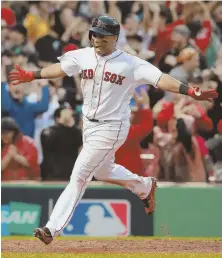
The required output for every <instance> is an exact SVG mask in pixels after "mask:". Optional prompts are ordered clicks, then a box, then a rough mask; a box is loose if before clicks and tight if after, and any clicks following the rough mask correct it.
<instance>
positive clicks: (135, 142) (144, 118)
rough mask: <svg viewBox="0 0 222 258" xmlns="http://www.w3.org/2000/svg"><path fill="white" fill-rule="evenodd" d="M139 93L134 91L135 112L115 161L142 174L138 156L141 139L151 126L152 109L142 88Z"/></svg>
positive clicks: (142, 170)
mask: <svg viewBox="0 0 222 258" xmlns="http://www.w3.org/2000/svg"><path fill="white" fill-rule="evenodd" d="M140 94H141V95H140V96H139V95H138V94H137V93H136V92H135V94H134V99H135V102H136V108H137V109H138V110H137V111H136V112H133V115H132V117H131V119H132V120H131V122H132V124H131V127H130V131H129V134H128V137H127V139H126V141H125V143H124V144H123V145H122V146H121V147H120V149H119V150H118V151H117V152H116V155H115V158H116V159H115V162H116V163H117V164H120V165H122V166H124V167H126V168H127V169H129V170H130V171H132V172H133V173H135V174H138V175H141V176H142V175H144V168H143V163H142V160H141V158H140V154H141V148H140V142H141V140H142V139H143V138H144V137H145V136H147V135H148V134H149V133H150V132H151V130H152V128H153V118H152V111H151V110H150V104H149V97H148V95H147V93H146V91H145V90H144V89H141V93H140Z"/></svg>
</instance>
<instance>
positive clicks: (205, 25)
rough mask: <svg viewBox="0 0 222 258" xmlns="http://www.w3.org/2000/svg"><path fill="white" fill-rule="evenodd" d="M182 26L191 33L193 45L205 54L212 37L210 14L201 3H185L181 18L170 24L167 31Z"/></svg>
mask: <svg viewBox="0 0 222 258" xmlns="http://www.w3.org/2000/svg"><path fill="white" fill-rule="evenodd" d="M182 24H185V25H186V26H187V27H188V28H189V30H190V31H191V38H192V39H193V41H194V42H193V43H195V44H196V46H197V47H198V48H199V49H200V51H202V52H203V53H205V52H206V50H207V48H208V47H209V45H210V41H211V36H212V25H211V21H210V13H209V10H208V9H207V7H206V6H205V4H204V3H203V2H201V1H198V2H189V3H185V4H184V6H183V8H182V14H181V17H180V18H179V19H178V20H176V21H175V22H173V23H172V24H170V25H169V29H173V28H174V27H175V26H177V25H182Z"/></svg>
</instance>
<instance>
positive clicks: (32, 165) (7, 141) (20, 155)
mask: <svg viewBox="0 0 222 258" xmlns="http://www.w3.org/2000/svg"><path fill="white" fill-rule="evenodd" d="M1 141H2V155H1V161H2V166H1V169H2V180H3V181H5V180H37V179H39V178H40V168H39V166H38V163H37V148H36V146H35V144H34V141H33V140H32V139H31V138H30V137H28V136H24V135H23V134H22V133H21V131H20V130H19V128H18V125H17V124H16V122H15V120H14V119H12V118H10V117H5V118H2V121H1Z"/></svg>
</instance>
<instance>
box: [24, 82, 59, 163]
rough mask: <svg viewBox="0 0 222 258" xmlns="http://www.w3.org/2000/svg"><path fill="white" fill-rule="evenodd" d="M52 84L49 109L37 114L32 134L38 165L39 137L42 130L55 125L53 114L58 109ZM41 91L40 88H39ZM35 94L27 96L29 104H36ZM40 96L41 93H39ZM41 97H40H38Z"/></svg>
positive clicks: (39, 155)
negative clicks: (36, 150)
mask: <svg viewBox="0 0 222 258" xmlns="http://www.w3.org/2000/svg"><path fill="white" fill-rule="evenodd" d="M53 84H54V82H52V81H50V82H49V107H48V110H47V111H45V112H44V113H42V114H38V115H37V117H36V118H35V133H34V140H35V144H36V147H37V149H38V163H39V164H41V163H42V159H43V157H42V148H41V142H40V135H41V132H42V130H43V129H45V128H48V127H49V126H53V125H54V124H55V120H54V118H53V114H54V112H55V110H56V109H57V108H58V107H59V99H58V96H57V89H56V88H55V87H54V86H53ZM40 90H41V87H40ZM38 93H39V92H37V93H34V92H33V93H32V94H30V95H29V96H28V100H29V102H34V103H36V102H38V98H39V95H38ZM40 94H41V92H40ZM40 97H41V96H40Z"/></svg>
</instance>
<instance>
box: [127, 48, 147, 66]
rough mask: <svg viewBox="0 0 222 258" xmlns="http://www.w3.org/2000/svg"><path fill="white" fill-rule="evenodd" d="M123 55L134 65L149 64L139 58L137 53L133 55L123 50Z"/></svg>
mask: <svg viewBox="0 0 222 258" xmlns="http://www.w3.org/2000/svg"><path fill="white" fill-rule="evenodd" d="M123 54H124V55H123V57H124V58H125V60H126V61H127V62H128V63H130V64H131V65H132V66H138V65H140V64H147V63H148V62H147V61H145V60H143V59H141V58H139V57H138V56H135V55H131V54H128V53H126V52H125V51H123Z"/></svg>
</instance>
